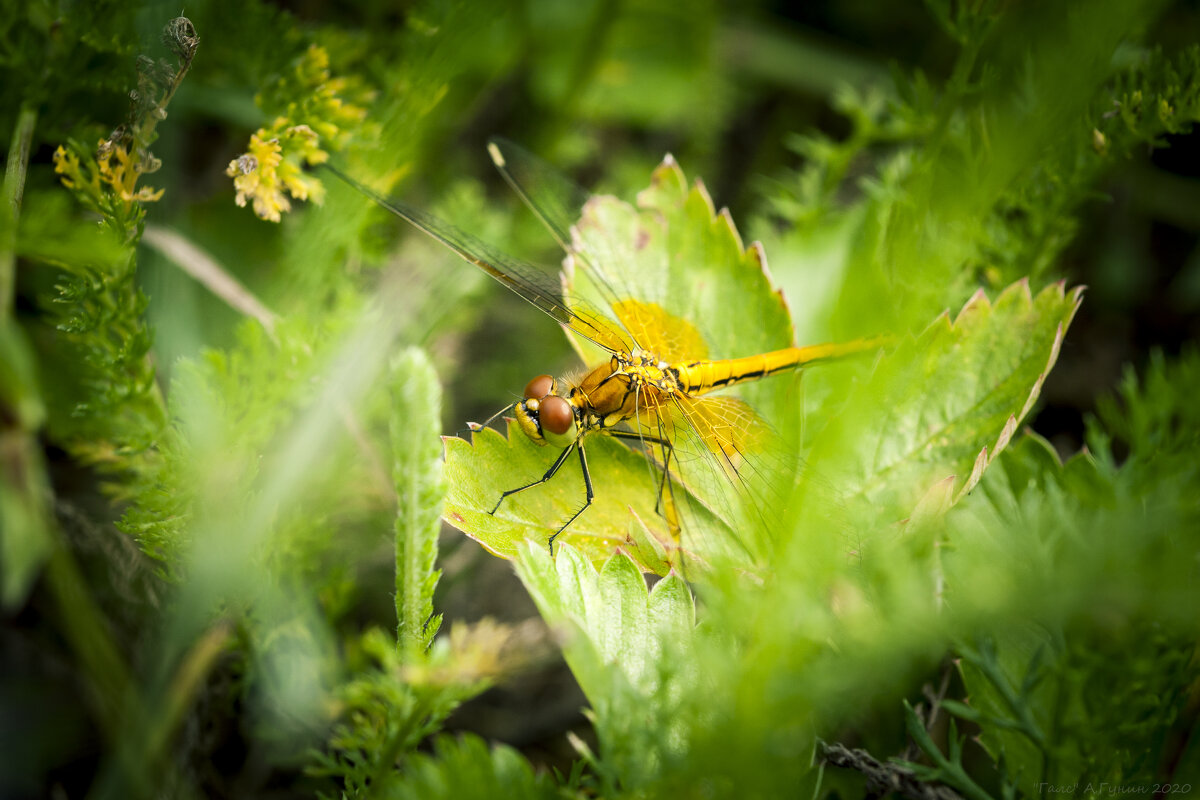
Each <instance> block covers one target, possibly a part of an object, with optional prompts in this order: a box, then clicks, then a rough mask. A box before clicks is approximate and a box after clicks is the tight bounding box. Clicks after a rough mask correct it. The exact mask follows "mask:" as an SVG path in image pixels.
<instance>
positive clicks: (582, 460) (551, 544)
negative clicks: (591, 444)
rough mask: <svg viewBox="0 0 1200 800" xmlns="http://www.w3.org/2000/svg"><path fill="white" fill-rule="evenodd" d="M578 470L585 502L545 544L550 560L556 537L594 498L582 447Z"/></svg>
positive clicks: (581, 446) (590, 474) (590, 475)
mask: <svg viewBox="0 0 1200 800" xmlns="http://www.w3.org/2000/svg"><path fill="white" fill-rule="evenodd" d="M579 469H580V471H582V472H583V486H584V489H585V490H586V491H587V500H585V501H584V503H583V505H582V506H581V507H580V509H579V510H578V511H576V512H575V513H574V514H572V515H571V518H570V519H569V520H567V521H566V522H564V523H563V524H562V527H561V528H559V529H558V530H556V531H555V532H554V535H553V536H551V537H550V539H549V541H547V542H546V544H547V545H548V546H549V547H550V557H551V558H554V540H555V539H557V538H558V535H559V534H560V533H562V532H563V531H565V530H566V529H567V526H568V525H570V524H571V523H572V522H574V521H575V519H576V518H577V517H578V516H579V515H580V514H582V513H583V512H584V511H587V507H588V506H590V505H591V504H592V499H593V498H594V497H595V496H596V493H595V492H594V491H592V473H590V472H588V465H587V456H585V455H584V454H583V445H579Z"/></svg>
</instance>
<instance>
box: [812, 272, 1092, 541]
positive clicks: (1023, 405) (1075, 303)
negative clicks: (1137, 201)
mask: <svg viewBox="0 0 1200 800" xmlns="http://www.w3.org/2000/svg"><path fill="white" fill-rule="evenodd" d="M1081 293H1082V289H1081V288H1076V289H1073V290H1072V291H1070V292H1064V289H1063V286H1062V284H1061V283H1058V284H1054V285H1051V286H1048V287H1047V288H1045V289H1043V290H1042V291H1041V292H1039V293H1038V295H1037V296H1036V297H1034V296H1032V295H1031V294H1030V291H1029V286H1028V284H1027V283H1026V282H1025V281H1019V282H1018V283H1016V284H1013V285H1012V286H1009V287H1008V288H1007V289H1005V291H1004V292H1002V293H1001V295H1000V296H999V297H998V298H997V299H996V301H995V303H992V302H990V301H989V300H988V299H987V297H986V296H985V295H984V294H983V292H982V291H980V292H978V293H976V294H975V295H974V296H973V297H972V298H971V299H970V301H968V302H967V304H966V305H965V306H964V307H963V309H962V311H961V312H959V315H958V317H957V318H956V319H955V320H954V321H953V322H951V321H950V318H949V315H946V314H943V315H942V316H941V317H939V318H938V319H937V320H936V321H935V322H934V323H933V324H932V325H930V326H929V327H928V328H927V329H926V330H925V331H924V332H923V333H921V334H920V335H919V336H917V337H915V338H911V339H908V340H906V341H904V342H902V343H901V344H900V345H899V346H898V347H897V348H896V350H895V352H893V353H891V354H890V355H888V356H887V357H886V358H884V359H883V360H882V361H881V363H880V364H879V366H878V368H877V369H876V371H875V373H874V374H873V375H872V376H871V377H870V379H869V380H867V381H866V382H865V383H863V384H862V385H861V386H859V387H858V389H857V390H856V391H855V392H854V393H853V395H852V396H851V397H850V398H849V399H848V401H847V403H846V405H845V407H844V409H843V410H842V411H841V412H840V413H839V414H837V415H836V416H835V418H834V419H833V421H831V422H830V424H829V425H828V426H827V427H826V428H825V429H824V430H823V431H822V432H821V433H820V434H819V435H818V436H817V439H816V441H815V442H814V445H813V447H812V450H811V452H810V453H809V454H808V458H809V460H810V462H811V463H813V464H814V465H816V466H817V467H818V468H819V471H820V473H819V474H820V478H821V480H820V481H819V482H814V481H809V482H808V483H809V486H810V487H811V486H812V485H815V484H817V483H819V485H821V486H825V485H828V484H829V483H832V485H833V486H835V487H836V488H837V489H838V490H840V491H841V492H842V493H843V498H842V500H843V502H845V501H850V502H856V503H859V504H862V505H864V506H865V505H867V504H869V505H871V506H874V507H876V508H884V509H887V512H886V513H887V514H891V515H892V518H903V517H906V516H908V515H909V514H910V513H911V512H912V511H913V509H915V508H916V507H917V506H918V505H919V504H920V502H921V500H922V498H923V496H925V495H926V494H927V493H928V492H930V491H933V492H936V493H938V494H939V496H940V497H941V498H942V500H941V501H940V502H941V505H942V506H943V507H946V506H948V505H951V504H953V503H956V502H958V500H960V499H961V498H962V496H963V495H964V494H966V493H967V492H969V491H970V490H971V489H972V488H973V487H974V486H975V485H976V484H977V483H978V482H979V479H980V477H981V476H982V475H983V471H984V470H985V469H986V468H987V467H988V465H989V464H991V462H992V460H993V459H994V458H995V456H996V454H997V453H999V452H1001V451H1002V450H1003V449H1004V448H1005V447H1006V446H1007V445H1008V443H1009V441H1010V440H1011V438H1012V436H1013V434H1014V433H1015V432H1016V430H1017V426H1018V424H1019V423H1020V421H1021V420H1022V419H1024V418H1025V417H1026V415H1028V413H1029V411H1030V409H1031V408H1032V407H1033V404H1034V402H1035V401H1036V400H1037V397H1038V394H1039V392H1040V391H1041V387H1042V383H1043V381H1045V379H1046V375H1047V373H1048V372H1049V371H1050V368H1051V367H1053V366H1054V362H1055V360H1056V359H1057V358H1058V351H1059V347H1060V346H1061V344H1062V340H1063V336H1064V335H1065V333H1066V329H1067V327H1068V326H1069V325H1070V323H1071V319H1072V318H1073V317H1074V315H1075V311H1076V310H1077V309H1078V307H1079V303H1080V296H1081ZM950 479H953V485H952V489H951V488H947V485H946V482H947V481H949V480H950ZM939 484H940V486H939Z"/></svg>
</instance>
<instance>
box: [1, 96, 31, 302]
mask: <svg viewBox="0 0 1200 800" xmlns="http://www.w3.org/2000/svg"><path fill="white" fill-rule="evenodd" d="M36 125H37V109H35V108H33V107H31V106H28V105H26V106H22V108H21V111H20V113H19V114H18V115H17V124H16V127H15V128H14V129H13V138H12V144H11V145H10V146H9V148H8V163H7V165H6V166H5V168H4V208H3V209H2V210H0V322H4V321H5V320H6V319H8V316H9V315H10V314H11V313H12V303H13V291H14V287H15V285H16V277H17V220H18V219H19V218H20V216H21V199H22V197H23V196H24V194H25V174H26V172H27V171H28V168H29V148H30V143H31V142H32V141H33V129H34V127H35V126H36Z"/></svg>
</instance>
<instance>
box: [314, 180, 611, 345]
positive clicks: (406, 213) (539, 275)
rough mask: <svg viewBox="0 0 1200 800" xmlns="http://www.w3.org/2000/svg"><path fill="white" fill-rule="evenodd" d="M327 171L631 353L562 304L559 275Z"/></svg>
mask: <svg viewBox="0 0 1200 800" xmlns="http://www.w3.org/2000/svg"><path fill="white" fill-rule="evenodd" d="M324 166H325V169H328V170H329V171H331V172H333V174H335V175H337V176H338V177H339V178H341V179H342V180H343V181H345V182H346V183H348V184H349V185H350V186H352V187H354V188H355V189H357V190H358V191H359V192H361V193H362V194H364V195H366V196H367V197H369V198H371V199H372V200H374V201H375V202H376V203H378V204H379V205H381V206H383V207H384V208H386V209H387V210H388V211H391V212H392V213H393V214H395V215H396V216H398V217H400V218H401V219H403V220H405V221H406V222H408V223H409V224H411V225H413V226H414V227H416V228H419V229H420V230H422V231H424V232H425V233H426V234H428V235H429V236H432V237H433V238H434V239H437V240H438V241H439V242H441V243H442V244H443V245H445V246H446V247H448V248H450V249H451V250H452V251H454V253H455V254H456V255H458V256H459V257H460V258H462V259H463V260H464V261H467V262H469V263H471V264H474V265H475V266H477V267H479V268H480V269H482V270H483V271H484V272H486V273H487V274H489V275H491V276H492V277H493V278H495V279H496V280H497V281H499V282H500V283H502V284H503V285H504V286H505V287H507V288H508V289H510V290H511V291H513V292H515V293H516V294H517V295H518V296H520V297H521V298H523V299H524V300H526V301H528V302H529V303H531V304H532V305H534V306H535V307H537V308H538V309H539V310H541V311H543V312H544V313H546V314H549V315H550V316H551V317H552V318H554V319H555V320H557V321H558V322H560V323H562V324H563V325H566V326H567V327H569V328H570V329H571V330H573V331H575V332H576V333H578V334H579V335H581V336H584V337H586V338H587V339H590V340H591V341H592V342H594V343H595V344H597V345H599V346H600V347H602V348H604V349H606V350H608V351H610V352H614V353H615V352H626V351H628V350H629V349H630V347H631V343H630V342H629V341H628V336H627V334H625V333H624V332H622V331H621V330H620V328H619V326H618V325H617V324H616V323H615V322H614V321H613V320H612V319H611V318H610V317H608V316H607V315H605V314H602V313H600V312H599V311H597V310H595V309H593V308H592V307H590V306H588V305H587V304H584V303H577V302H575V301H572V302H571V303H570V304H569V305H568V303H567V302H566V301H565V300H564V298H563V294H562V281H561V280H560V279H559V277H558V275H557V273H556V272H554V273H548V272H547V271H546V270H544V269H542V268H540V267H537V266H535V265H533V264H530V263H528V262H526V261H521V260H520V259H517V258H514V257H512V256H509V255H506V254H505V253H502V252H501V251H500V250H498V249H497V248H495V247H492V246H491V245H489V244H488V243H487V242H484V241H483V240H481V239H477V238H476V237H474V236H472V235H471V234H469V233H467V232H466V231H463V230H461V229H460V228H458V227H456V226H454V225H452V224H450V223H449V222H446V221H445V220H443V219H440V218H438V217H435V216H434V215H432V214H427V213H426V212H424V211H421V210H420V209H416V208H413V207H412V206H408V205H405V204H404V203H401V202H399V201H397V200H393V199H390V198H387V197H384V196H383V195H381V194H379V193H377V192H375V191H373V190H371V189H369V188H368V187H366V186H364V185H363V184H361V183H359V182H358V181H356V180H354V179H353V178H351V177H350V176H348V175H346V174H345V173H343V172H342V171H341V170H339V169H337V168H336V167H333V166H332V165H329V164H326V165H324Z"/></svg>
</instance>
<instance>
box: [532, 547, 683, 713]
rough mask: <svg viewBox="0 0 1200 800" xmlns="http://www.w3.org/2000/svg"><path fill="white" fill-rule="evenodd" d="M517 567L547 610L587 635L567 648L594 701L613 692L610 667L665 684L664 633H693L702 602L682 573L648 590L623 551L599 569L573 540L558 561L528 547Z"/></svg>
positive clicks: (554, 620)
mask: <svg viewBox="0 0 1200 800" xmlns="http://www.w3.org/2000/svg"><path fill="white" fill-rule="evenodd" d="M516 565H517V574H518V575H519V576H520V578H521V582H522V583H524V584H525V587H526V589H528V590H529V593H530V596H532V597H533V599H534V602H535V603H536V604H537V606H538V611H539V612H541V615H542V616H543V617H544V618H545V619H546V620H547V621H548V622H549V623H550V624H551V625H565V626H569V627H570V628H573V629H574V630H576V631H577V632H578V633H579V634H580V635H581V636H582V637H584V638H583V639H582V640H581V639H578V638H575V639H572V638H570V637H568V639H567V641H566V645H565V647H564V651H565V653H566V656H567V661H568V663H569V664H571V668H572V671H574V672H575V675H576V678H577V679H579V681H580V686H581V687H582V688H583V690H584V693H585V694H587V695H588V697H589V699H590V700H591V701H592V703H593V704H596V703H598V702H603V701H604V700H605V698H606V696H607V695H608V694H609V693H610V692H611V691H612V683H611V676H607V675H604V672H605V671H606V670H608V669H611V668H614V667H615V668H616V669H617V670H619V672H620V673H621V675H622V676H623V678H624V679H625V681H627V682H628V684H629V686H631V687H635V688H636V690H638V691H640V692H642V693H646V692H652V691H653V690H654V689H655V688H657V685H658V677H659V666H660V665H659V664H658V661H659V659H660V656H661V654H662V652H663V648H662V644H661V639H662V637H663V636H665V635H671V633H672V632H674V633H683V634H688V635H690V633H691V630H692V628H693V626H694V624H695V604H694V602H693V600H692V597H691V593H690V592H689V591H688V589H687V585H686V584H685V583H684V581H683V580H682V579H681V578H680V577H679V576H678V575H676V574H671V575H668V576H667V577H666V578H663V579H662V580H661V581H659V583H658V584H657V585H656V587H655V591H654V592H649V591H648V590H647V589H646V582H645V579H644V578H643V577H642V574H641V572H640V571H639V568H638V566H637V565H636V564H635V563H634V562H633V560H632V559H630V558H629V557H628V556H627V555H625V554H623V553H618V554H617V555H614V556H612V557H611V558H610V559H609V560H608V561H607V562H606V563H605V564H604V566H603V567H602V568H601V569H600V570H599V571H597V570H596V568H595V567H594V566H593V565H592V563H591V562H590V560H589V559H588V558H587V557H586V556H585V555H584V554H583V553H581V552H580V551H578V550H576V549H575V548H574V547H572V546H571V545H564V546H563V548H562V549H561V550H560V551H559V552H558V553H557V555H556V558H555V560H554V561H553V562H551V561H550V556H549V554H548V553H546V552H545V551H544V550H542V549H541V548H539V547H537V546H536V545H534V544H528V545H526V546H525V547H524V548H523V549H522V551H521V553H520V557H519V558H518V559H517V561H516Z"/></svg>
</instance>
